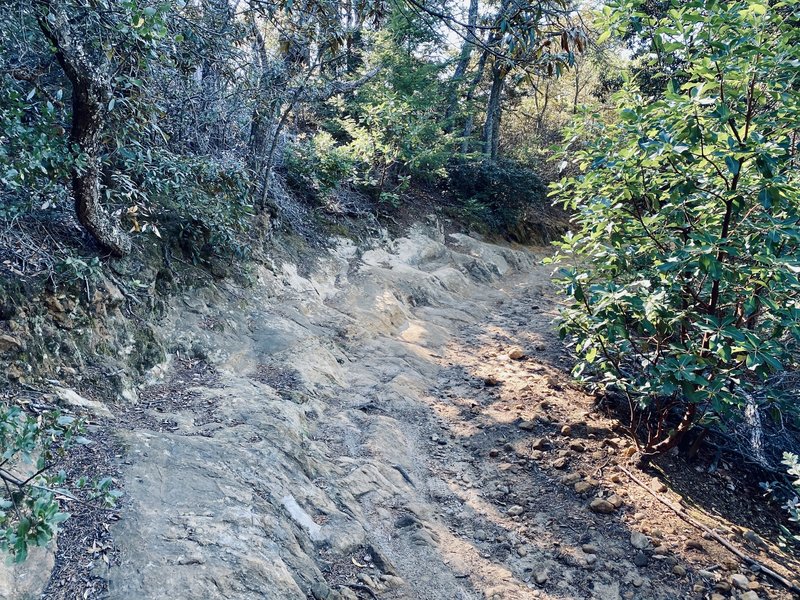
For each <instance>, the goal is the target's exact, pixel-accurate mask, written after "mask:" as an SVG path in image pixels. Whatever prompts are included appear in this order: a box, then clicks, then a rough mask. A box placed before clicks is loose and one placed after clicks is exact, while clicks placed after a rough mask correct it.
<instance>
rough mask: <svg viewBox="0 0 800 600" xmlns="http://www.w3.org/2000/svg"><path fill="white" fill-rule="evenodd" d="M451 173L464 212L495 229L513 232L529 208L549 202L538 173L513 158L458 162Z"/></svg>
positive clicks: (455, 191) (453, 185)
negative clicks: (509, 159) (510, 159)
mask: <svg viewBox="0 0 800 600" xmlns="http://www.w3.org/2000/svg"><path fill="white" fill-rule="evenodd" d="M449 175H450V184H451V189H452V190H453V191H454V193H455V195H456V197H457V198H458V199H459V200H460V201H461V203H462V207H463V214H464V216H465V217H467V218H468V219H470V220H472V221H473V222H475V223H480V224H482V225H484V226H485V227H486V228H488V229H489V230H492V231H499V232H505V233H508V232H511V231H513V230H514V229H515V226H516V224H517V222H518V221H519V220H520V219H522V218H524V216H525V213H526V211H528V210H531V209H536V207H541V208H542V209H544V208H545V206H546V204H547V202H546V199H547V188H546V187H545V185H544V183H543V182H542V180H541V179H540V177H539V176H538V175H537V173H536V172H535V171H533V170H532V169H530V168H528V167H526V166H524V165H522V164H520V163H517V162H514V161H508V160H506V161H488V160H485V161H478V162H465V163H458V164H455V165H453V166H452V167H451V168H450V172H449ZM519 241H524V240H519Z"/></svg>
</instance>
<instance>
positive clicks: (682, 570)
mask: <svg viewBox="0 0 800 600" xmlns="http://www.w3.org/2000/svg"><path fill="white" fill-rule="evenodd" d="M672 573H673V575H677V576H678V577H683V576H684V575H686V567H684V566H683V565H675V566H674V567H672Z"/></svg>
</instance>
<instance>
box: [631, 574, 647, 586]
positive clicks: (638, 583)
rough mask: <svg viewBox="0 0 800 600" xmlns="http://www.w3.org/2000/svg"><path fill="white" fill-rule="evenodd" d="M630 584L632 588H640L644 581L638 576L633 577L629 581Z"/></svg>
mask: <svg viewBox="0 0 800 600" xmlns="http://www.w3.org/2000/svg"><path fill="white" fill-rule="evenodd" d="M631 584H633V587H642V585H643V584H644V579H642V578H641V576H639V575H634V576H633V578H632V579H631Z"/></svg>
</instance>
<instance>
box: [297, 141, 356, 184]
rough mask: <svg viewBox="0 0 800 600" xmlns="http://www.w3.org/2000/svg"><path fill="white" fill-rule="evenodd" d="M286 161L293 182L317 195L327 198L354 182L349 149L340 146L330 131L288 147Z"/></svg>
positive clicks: (352, 164)
mask: <svg viewBox="0 0 800 600" xmlns="http://www.w3.org/2000/svg"><path fill="white" fill-rule="evenodd" d="M284 160H285V163H286V170H287V174H288V178H289V182H290V183H291V184H292V185H293V186H294V187H296V188H299V189H302V190H304V191H306V192H308V193H311V194H314V195H319V194H323V195H324V194H325V193H327V192H330V191H332V190H334V189H336V188H337V187H338V186H339V185H340V184H341V183H342V182H344V181H347V180H352V179H353V177H354V174H355V169H356V164H355V159H354V158H353V157H352V156H351V154H350V152H348V149H347V148H346V147H344V146H341V145H337V143H336V140H334V138H333V136H332V135H331V134H330V133H328V132H327V131H320V132H318V133H316V134H314V135H313V136H300V137H299V138H298V139H297V141H296V142H295V143H293V144H291V145H290V146H288V147H287V149H286V156H285V159H284Z"/></svg>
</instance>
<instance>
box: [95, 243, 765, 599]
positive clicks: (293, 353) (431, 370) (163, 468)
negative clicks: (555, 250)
mask: <svg viewBox="0 0 800 600" xmlns="http://www.w3.org/2000/svg"><path fill="white" fill-rule="evenodd" d="M538 258H539V256H537V255H536V253H535V252H530V251H527V250H511V249H507V248H501V247H497V246H492V245H488V244H483V243H481V242H478V241H476V240H473V239H471V238H468V237H464V236H450V237H449V238H448V239H447V240H445V238H444V236H443V235H441V234H438V233H437V232H435V230H434V231H426V230H423V229H420V228H418V229H416V230H414V231H412V232H411V233H410V234H409V236H408V237H407V238H403V239H400V240H395V241H385V242H383V243H381V244H376V246H375V247H374V248H373V249H371V250H368V251H362V250H357V249H356V248H355V247H353V246H351V245H346V244H343V245H341V246H340V247H339V248H338V249H337V250H336V251H335V252H332V253H331V255H330V256H329V257H326V258H325V259H324V260H322V261H321V266H320V268H319V269H318V270H317V271H315V273H314V274H313V275H312V276H308V277H301V276H300V275H298V273H297V271H296V269H295V268H294V267H292V266H291V265H286V266H283V267H282V268H280V269H277V268H276V269H275V270H274V271H268V270H264V271H263V272H261V273H259V274H258V277H259V281H258V283H257V284H256V285H255V286H254V288H253V289H249V290H246V291H244V292H243V291H241V290H228V291H226V290H222V289H220V290H216V291H208V292H207V293H205V294H204V295H200V296H194V297H188V296H187V297H186V298H184V300H183V302H182V303H181V304H180V305H179V306H177V307H176V309H175V310H174V311H173V314H172V316H171V318H170V320H169V323H168V324H167V325H166V326H167V327H168V331H169V332H170V333H171V335H172V337H173V339H174V343H175V360H173V363H172V365H171V367H170V368H169V369H168V370H166V371H165V372H164V373H163V379H162V381H161V382H158V383H154V384H153V385H151V386H150V387H148V388H145V389H143V390H141V391H140V394H139V396H140V397H139V400H138V402H137V403H135V404H132V405H125V406H117V407H114V411H115V414H116V415H117V420H118V422H119V423H120V425H121V426H120V428H119V431H118V436H119V438H120V439H121V442H122V445H123V446H124V449H125V457H126V458H125V464H124V465H123V476H124V481H125V484H124V486H125V492H126V495H127V498H128V504H127V507H126V511H125V514H124V516H123V518H122V519H121V520H120V521H119V523H117V524H115V525H114V527H113V528H112V531H111V533H112V536H113V538H114V540H115V543H116V545H117V546H118V548H119V550H120V558H121V564H119V565H118V566H114V567H112V568H111V569H110V570H109V571H108V573H107V575H106V577H107V578H108V580H109V588H110V597H111V598H114V599H137V600H140V599H145V598H152V599H157V598H158V599H160V598H164V599H167V598H169V599H178V598H181V599H184V598H185V599H190V598H198V599H199V598H203V599H212V598H220V599H221V598H225V599H237V600H238V599H250V598H252V599H256V598H258V599H263V598H269V599H276V600H277V599H280V600H289V599H293V598H298V599H305V598H315V599H318V600H319V599H337V598H339V599H349V600H352V599H354V598H380V599H387V600H388V599H401V598H403V599H409V600H423V599H430V600H433V599H441V600H455V599H473V598H475V599H479V598H495V599H508V600H512V599H527V598H543V599H556V598H599V599H608V600H614V599H619V598H626V599H628V598H641V599H660V598H663V599H667V598H702V597H707V595H708V594H710V593H712V588H713V587H714V585H715V583H716V584H717V591H716V592H715V593H722V594H725V595H724V596H720V598H723V597H730V593H732V592H728V591H726V590H725V585H726V582H727V580H728V579H729V578H730V577H729V576H730V573H728V572H726V571H725V566H726V563H725V562H724V561H725V560H727V561H728V563H731V561H730V559H729V558H726V557H725V556H724V555H722V554H719V553H718V551H717V550H716V549H714V548H709V547H708V546H709V545H710V543H709V542H706V541H705V540H700V539H698V534H697V532H696V531H694V530H692V529H691V528H690V527H688V526H686V525H685V524H684V523H683V522H682V521H680V520H678V519H677V518H675V517H674V515H672V514H671V513H669V512H667V511H665V510H663V507H661V508H659V506H658V505H657V504H656V503H655V502H654V501H653V499H652V498H651V497H649V496H648V495H647V494H646V493H644V492H643V491H642V490H638V488H636V487H635V486H633V485H632V484H631V483H630V481H627V480H624V479H622V478H621V476H620V473H619V471H616V470H615V465H616V464H617V463H624V462H625V461H626V448H625V446H626V443H625V442H624V441H623V439H621V438H620V437H618V436H617V435H615V434H614V433H613V432H612V431H611V429H610V427H611V425H612V423H611V422H610V421H608V420H606V419H605V418H603V417H602V416H600V415H599V414H598V413H597V412H595V411H594V410H593V401H592V398H589V397H586V396H585V395H583V394H582V393H580V392H578V391H576V390H574V389H572V388H571V387H570V384H569V382H568V378H567V377H566V375H565V374H564V372H563V368H562V367H563V365H564V364H565V363H564V361H565V356H564V355H563V351H562V347H561V345H560V343H559V342H558V340H557V339H555V338H554V336H553V333H552V330H551V321H552V318H553V316H554V310H555V308H554V301H553V298H552V297H551V292H550V289H549V283H548V282H549V269H548V268H546V267H543V266H541V265H539V264H538V260H537V259H538ZM648 481H649V480H648ZM657 485H660V484H657ZM665 493H666V492H665ZM597 499H600V500H597ZM593 500H595V505H596V507H597V508H598V509H599V510H601V511H605V512H594V511H592V510H590V508H589V504H590V502H592V501H593ZM700 564H708V566H711V565H714V564H716V565H717V566H716V567H715V568H714V569H712V570H711V571H709V572H708V573H706V574H699V573H698V568H697V565H700ZM727 566H728V568H730V569H732V570H736V569H738V566H737V565H736V564H735V563H732V564H728V565H727ZM717 579H719V580H720V581H719V583H717V581H716V580H717ZM763 583H764V582H763V581H762V582H761V584H759V583H758V582H754V583H753V584H752V585H751V586H750V587H754V588H758V589H756V590H754V591H753V593H755V594H757V596H752V597H753V598H755V597H762V598H763V597H773V596H770V595H769V593H768V590H766V589H765V588H764V587H763ZM728 587H730V586H728ZM742 593H744V591H742ZM737 597H738V596H737ZM775 597H778V596H775ZM748 598H749V597H748Z"/></svg>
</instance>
